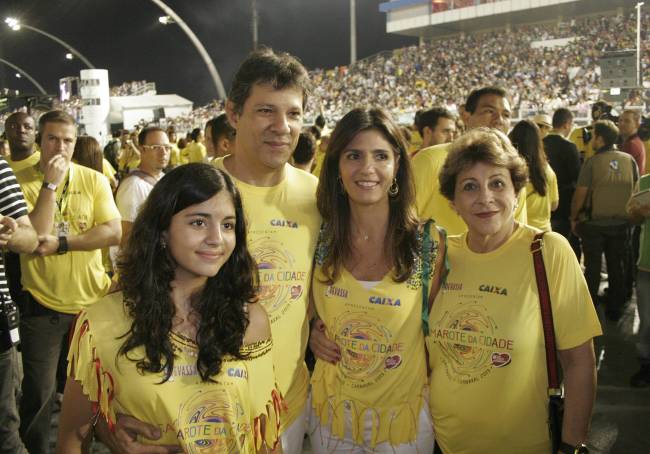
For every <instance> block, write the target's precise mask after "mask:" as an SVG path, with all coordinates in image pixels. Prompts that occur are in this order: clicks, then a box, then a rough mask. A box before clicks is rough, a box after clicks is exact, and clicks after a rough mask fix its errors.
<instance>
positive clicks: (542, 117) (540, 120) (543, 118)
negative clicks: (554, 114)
mask: <svg viewBox="0 0 650 454" xmlns="http://www.w3.org/2000/svg"><path fill="white" fill-rule="evenodd" d="M533 123H535V124H536V125H537V127H538V128H539V131H540V132H541V133H542V139H544V137H546V136H547V135H548V133H549V132H551V130H552V129H553V122H552V121H551V117H550V116H549V115H548V114H545V113H539V114H537V115H535V116H534V117H533Z"/></svg>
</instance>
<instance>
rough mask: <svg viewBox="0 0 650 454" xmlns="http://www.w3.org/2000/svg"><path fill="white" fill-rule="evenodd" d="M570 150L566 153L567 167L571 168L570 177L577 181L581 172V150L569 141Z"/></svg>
mask: <svg viewBox="0 0 650 454" xmlns="http://www.w3.org/2000/svg"><path fill="white" fill-rule="evenodd" d="M569 145H570V147H569V150H568V151H569V152H568V153H566V159H567V169H569V177H570V178H571V181H577V180H578V175H579V174H580V152H578V147H576V144H574V143H569Z"/></svg>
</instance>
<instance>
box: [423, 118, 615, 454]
mask: <svg viewBox="0 0 650 454" xmlns="http://www.w3.org/2000/svg"><path fill="white" fill-rule="evenodd" d="M526 181H527V169H526V162H525V161H524V159H523V158H522V157H521V156H520V155H519V154H518V153H517V150H515V149H514V148H513V147H512V145H511V144H510V141H509V140H508V138H507V137H506V136H505V135H504V134H503V133H501V132H499V131H497V130H494V129H488V128H477V129H474V130H472V131H469V132H467V133H465V134H464V135H463V136H461V137H460V138H459V139H457V140H456V141H454V142H453V143H452V145H451V150H450V152H449V155H448V156H447V159H446V161H445V164H444V165H443V167H442V170H441V171H440V191H441V193H442V195H443V196H445V197H446V198H447V199H448V200H449V201H450V202H451V204H452V206H453V208H454V209H455V210H456V211H457V212H458V214H459V215H460V216H461V218H463V220H464V221H465V223H466V224H467V227H468V231H467V232H465V233H463V234H462V235H458V236H450V237H449V238H448V239H447V246H448V249H447V257H448V259H449V269H450V271H449V274H448V275H447V277H446V280H445V285H444V286H443V287H442V289H441V290H440V291H439V292H438V295H437V296H436V299H435V302H434V304H433V308H432V310H431V316H430V319H429V325H430V327H431V331H430V333H431V334H430V335H429V336H428V337H427V346H428V351H429V365H430V366H431V371H432V372H431V377H430V386H429V389H430V392H431V398H430V400H429V404H430V405H431V415H432V416H433V422H434V427H435V428H436V442H437V443H438V444H439V446H440V448H441V450H442V452H443V453H444V454H458V453H461V454H463V453H479V452H480V453H484V454H497V453H498V454H501V453H527V454H548V453H550V452H557V451H556V450H552V446H551V439H550V437H549V425H548V420H549V411H548V410H549V393H548V392H549V386H550V384H549V380H548V376H547V365H546V355H545V341H544V337H545V335H544V329H543V324H542V315H541V313H542V310H541V307H540V305H541V302H540V298H541V297H540V295H544V294H545V293H548V294H549V299H550V302H549V306H550V307H551V309H552V321H553V326H552V327H551V330H552V331H553V332H554V335H555V341H556V342H555V343H556V346H557V352H558V354H559V359H560V361H559V362H560V364H561V367H562V372H563V378H564V391H565V395H566V399H565V407H564V425H563V427H562V428H558V429H557V435H558V436H561V440H562V442H563V444H562V445H561V446H559V448H560V452H563V453H574V452H575V453H584V452H587V451H585V448H584V447H583V446H582V444H583V443H584V442H585V441H586V439H587V433H588V430H589V423H590V419H591V411H592V408H593V403H594V397H595V392H596V367H595V358H594V349H593V338H594V337H595V336H599V335H600V334H602V331H601V327H600V323H599V321H598V316H597V315H596V311H595V309H594V305H593V303H592V302H591V298H590V296H589V290H588V288H587V284H586V282H585V278H584V276H583V274H582V270H581V269H580V264H579V263H578V262H577V260H576V258H575V254H574V253H573V251H572V249H571V246H569V243H568V242H567V240H566V239H565V238H564V237H563V236H561V235H559V234H557V233H554V232H547V233H545V234H543V237H542V238H539V237H538V235H541V233H540V231H539V230H537V229H535V228H532V227H529V226H527V225H521V224H518V223H517V222H516V221H515V219H514V212H515V209H516V205H517V194H518V193H519V191H521V190H522V189H523V188H524V186H525V185H526ZM536 251H540V252H541V255H537V256H535V257H536V260H537V259H539V258H540V257H541V258H542V262H543V263H542V266H541V267H539V266H538V269H539V270H544V271H545V274H546V277H547V282H548V284H549V285H548V288H549V291H548V292H544V290H543V289H544V286H541V288H542V291H541V292H540V291H539V290H538V285H537V278H536V276H537V274H536V266H535V265H534V259H533V257H534V255H533V254H534V253H536ZM550 354H551V355H552V357H555V352H553V351H551V352H550ZM560 432H561V433H560ZM558 438H559V437H558ZM556 449H557V448H556Z"/></svg>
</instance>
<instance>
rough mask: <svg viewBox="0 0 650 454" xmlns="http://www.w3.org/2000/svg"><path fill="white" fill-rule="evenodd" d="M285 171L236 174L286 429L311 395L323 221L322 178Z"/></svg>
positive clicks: (219, 164)
mask: <svg viewBox="0 0 650 454" xmlns="http://www.w3.org/2000/svg"><path fill="white" fill-rule="evenodd" d="M226 158H227V157H226ZM224 159H225V158H218V159H216V160H215V161H214V165H215V166H216V167H217V168H218V169H221V170H224V171H226V172H227V169H226V168H225V167H224V165H223V161H224ZM285 172H286V176H285V179H284V180H283V181H282V182H281V183H280V184H278V185H277V186H272V187H258V186H252V185H249V184H246V183H244V182H243V181H240V180H237V179H236V178H233V179H234V180H235V184H236V185H237V188H238V189H239V191H240V192H241V197H242V202H243V205H244V211H245V213H246V219H247V221H248V248H249V250H250V252H251V254H252V255H253V257H254V258H255V261H256V262H257V266H258V269H259V273H260V295H259V297H260V301H261V303H262V304H263V305H264V308H265V309H266V311H267V312H268V314H269V319H270V321H271V332H272V333H273V343H274V352H273V353H274V358H275V371H276V374H277V379H278V385H279V387H280V391H281V392H282V395H283V397H284V399H285V402H286V403H287V406H288V412H287V414H286V416H284V415H283V418H282V428H281V430H282V431H283V430H284V429H285V428H286V427H288V426H289V425H291V423H292V422H293V421H294V420H295V419H296V417H297V416H298V415H299V414H300V412H301V411H302V410H303V408H304V406H305V402H306V400H307V391H308V383H309V376H308V373H307V367H306V365H305V349H306V348H307V338H308V336H309V326H308V323H307V306H308V299H309V284H310V282H311V265H312V259H313V256H314V250H315V248H316V240H317V238H318V229H319V226H320V222H321V218H320V215H319V213H318V210H317V208H316V185H317V182H318V180H317V179H316V178H315V177H314V176H313V175H311V174H309V173H307V172H304V171H302V170H300V169H296V168H295V167H293V166H291V165H289V164H286V165H285Z"/></svg>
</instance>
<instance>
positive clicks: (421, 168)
mask: <svg viewBox="0 0 650 454" xmlns="http://www.w3.org/2000/svg"><path fill="white" fill-rule="evenodd" d="M432 167H433V166H432V162H431V159H430V156H429V153H428V151H424V152H422V151H420V152H419V153H418V154H416V155H415V157H414V158H413V160H412V161H411V169H413V182H414V186H415V208H416V210H417V213H418V217H420V218H422V219H424V218H426V213H425V208H426V205H427V203H428V202H429V200H430V199H431V197H432V195H433V191H434V187H437V186H438V185H437V184H436V182H435V181H433V180H434V179H437V178H438V175H432Z"/></svg>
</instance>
